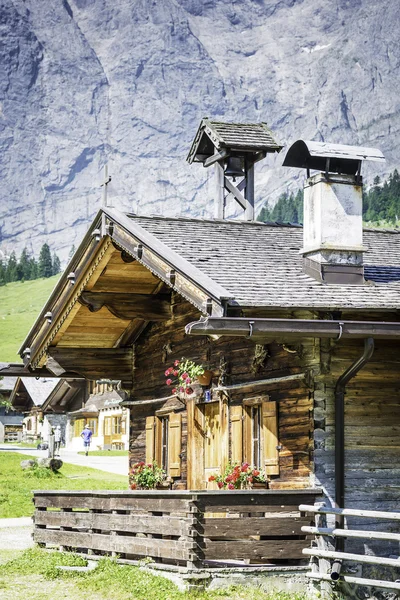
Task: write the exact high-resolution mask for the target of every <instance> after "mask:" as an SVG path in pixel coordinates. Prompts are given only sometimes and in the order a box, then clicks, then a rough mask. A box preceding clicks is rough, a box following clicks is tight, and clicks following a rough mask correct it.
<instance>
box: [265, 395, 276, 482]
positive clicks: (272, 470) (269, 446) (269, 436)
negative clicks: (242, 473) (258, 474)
mask: <svg viewBox="0 0 400 600" xmlns="http://www.w3.org/2000/svg"><path fill="white" fill-rule="evenodd" d="M262 422H263V441H264V449H263V450H264V452H263V454H264V461H265V473H266V475H279V451H278V449H277V446H278V443H279V442H278V412H277V405H276V402H263V403H262Z"/></svg>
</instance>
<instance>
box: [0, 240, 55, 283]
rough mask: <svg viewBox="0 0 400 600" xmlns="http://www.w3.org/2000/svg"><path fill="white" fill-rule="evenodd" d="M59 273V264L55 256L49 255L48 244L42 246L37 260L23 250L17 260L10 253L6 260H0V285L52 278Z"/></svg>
mask: <svg viewBox="0 0 400 600" xmlns="http://www.w3.org/2000/svg"><path fill="white" fill-rule="evenodd" d="M60 271H61V263H60V259H59V258H58V256H57V254H56V253H55V252H53V254H51V251H50V247H49V245H48V244H43V246H42V248H41V250H40V253H39V257H38V259H36V258H35V257H34V256H32V255H31V254H29V252H28V250H27V249H26V248H24V249H23V250H22V253H21V256H20V257H19V258H17V256H16V254H15V252H11V254H10V256H9V257H8V258H2V259H0V285H5V284H6V283H11V282H12V281H27V280H30V279H39V278H41V277H52V276H53V275H57V274H58V273H59V272H60Z"/></svg>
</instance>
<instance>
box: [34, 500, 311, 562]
mask: <svg viewBox="0 0 400 600" xmlns="http://www.w3.org/2000/svg"><path fill="white" fill-rule="evenodd" d="M319 495H320V490H315V489H312V490H299V491H289V490H264V491H261V490H252V491H247V490H246V491H232V492H222V491H210V492H190V491H182V492H180V491H165V492H164V491H153V490H151V491H129V492H119V491H99V492H92V491H88V492H85V491H78V492H64V491H36V492H34V503H35V514H34V523H35V528H34V541H35V542H37V543H39V544H42V545H47V546H57V547H60V548H61V549H63V550H67V549H73V550H76V551H79V552H85V553H88V554H111V555H113V556H116V555H118V556H120V557H121V558H124V559H128V560H129V559H132V560H139V559H142V558H145V557H149V558H151V559H153V560H154V561H155V562H160V563H164V564H170V565H178V566H179V565H181V566H182V565H183V566H187V567H192V568H194V567H201V566H204V565H205V564H207V565H209V566H210V565H211V566H212V565H218V564H220V563H227V562H228V563H229V561H237V560H240V561H243V562H244V563H248V564H250V563H252V564H254V563H256V564H260V563H261V564H265V563H271V562H272V563H276V562H278V563H282V561H285V562H287V561H290V563H291V564H293V563H295V564H299V562H302V561H304V557H303V555H302V550H303V548H304V547H305V546H307V545H309V542H308V541H306V539H307V535H306V534H304V533H303V532H302V531H301V528H302V526H304V525H306V524H308V525H309V524H310V523H311V521H310V518H309V517H304V516H300V512H299V509H298V505H299V504H300V503H301V502H309V503H312V502H314V501H315V499H316V497H317V496H319ZM210 561H211V562H210Z"/></svg>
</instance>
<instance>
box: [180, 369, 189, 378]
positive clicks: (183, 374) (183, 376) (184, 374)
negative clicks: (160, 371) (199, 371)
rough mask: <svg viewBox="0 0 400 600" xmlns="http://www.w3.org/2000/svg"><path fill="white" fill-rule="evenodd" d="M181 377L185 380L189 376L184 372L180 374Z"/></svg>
mask: <svg viewBox="0 0 400 600" xmlns="http://www.w3.org/2000/svg"><path fill="white" fill-rule="evenodd" d="M181 377H182V379H187V378H188V377H189V375H188V373H186V371H185V372H184V373H182V375H181Z"/></svg>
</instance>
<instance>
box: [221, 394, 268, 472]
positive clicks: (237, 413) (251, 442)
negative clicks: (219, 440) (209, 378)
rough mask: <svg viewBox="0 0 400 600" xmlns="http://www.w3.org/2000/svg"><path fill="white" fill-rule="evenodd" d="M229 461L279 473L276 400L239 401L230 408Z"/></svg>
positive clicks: (263, 398)
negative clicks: (239, 404)
mask: <svg viewBox="0 0 400 600" xmlns="http://www.w3.org/2000/svg"><path fill="white" fill-rule="evenodd" d="M230 421H231V460H232V462H244V461H245V462H248V463H250V464H252V465H254V466H255V467H257V468H259V469H262V470H264V471H265V474H266V475H279V452H278V449H277V446H278V443H279V442H278V413H277V403H276V402H273V401H270V400H269V399H268V396H258V397H256V398H249V399H245V400H244V401H243V405H241V406H231V407H230Z"/></svg>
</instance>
